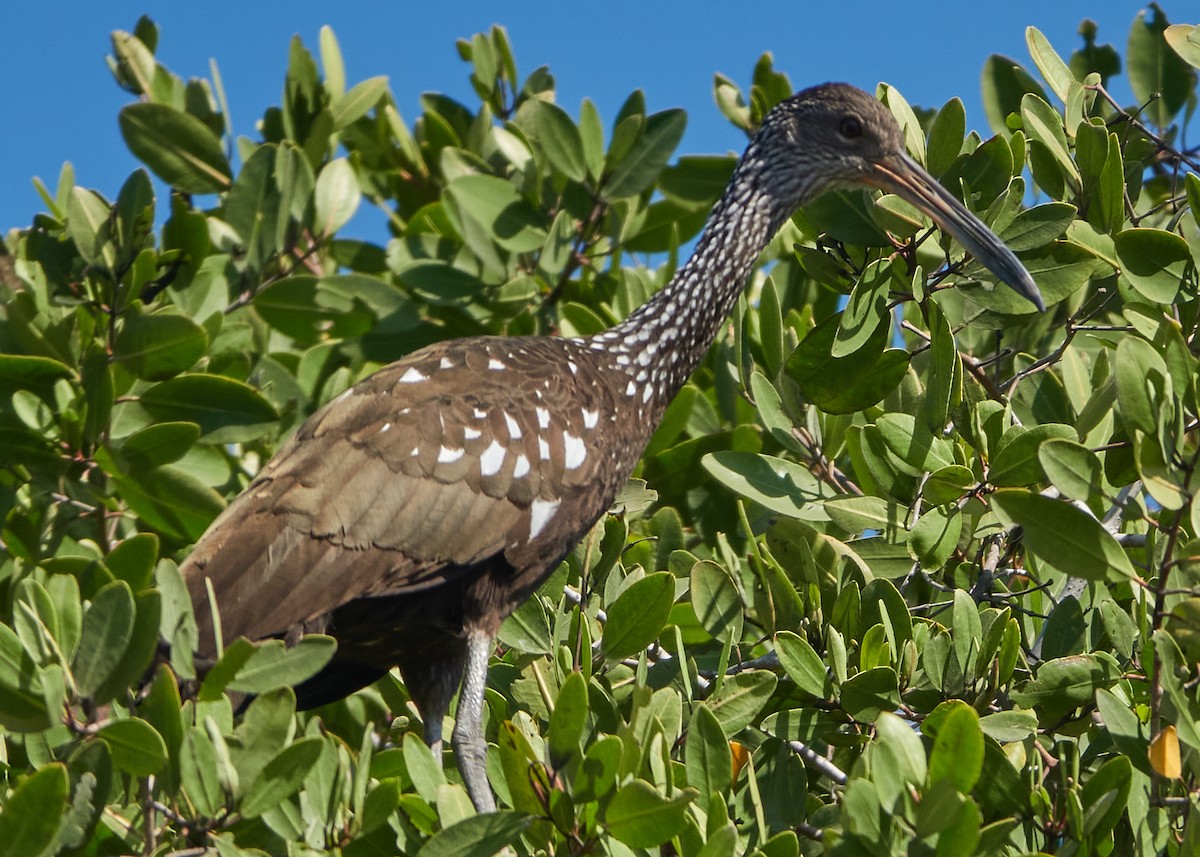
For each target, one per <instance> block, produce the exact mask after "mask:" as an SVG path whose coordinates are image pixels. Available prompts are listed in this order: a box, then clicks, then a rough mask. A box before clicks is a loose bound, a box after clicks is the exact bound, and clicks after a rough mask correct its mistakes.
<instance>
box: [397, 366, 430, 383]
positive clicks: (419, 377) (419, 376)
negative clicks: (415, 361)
mask: <svg viewBox="0 0 1200 857" xmlns="http://www.w3.org/2000/svg"><path fill="white" fill-rule="evenodd" d="M428 380H429V376H428V375H426V374H424V373H423V372H421V370H420V369H418V368H417V367H416V366H409V367H408V371H407V372H405V373H404V374H403V375H401V376H400V379H399V381H398V383H400V384H419V383H421V382H422V381H428Z"/></svg>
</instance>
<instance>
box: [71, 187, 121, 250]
mask: <svg viewBox="0 0 1200 857" xmlns="http://www.w3.org/2000/svg"><path fill="white" fill-rule="evenodd" d="M111 213H112V209H111V207H110V206H109V204H108V203H107V202H106V201H105V200H104V199H103V198H102V197H100V195H99V194H97V193H96V192H94V191H90V190H87V189H85V188H81V187H74V188H71V197H70V199H69V200H68V202H67V234H69V235H70V236H71V240H72V241H74V242H75V247H76V248H77V249H78V250H79V255H80V256H82V257H83V259H84V261H85V262H87V263H88V264H89V265H100V266H103V267H107V268H112V267H113V264H114V262H115V261H116V256H115V248H114V247H113V245H112V226H111V222H110V220H109V215H110V214H111Z"/></svg>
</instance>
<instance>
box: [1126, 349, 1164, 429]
mask: <svg viewBox="0 0 1200 857" xmlns="http://www.w3.org/2000/svg"><path fill="white" fill-rule="evenodd" d="M1115 366H1116V373H1115V374H1116V382H1117V404H1118V406H1119V407H1120V411H1121V420H1122V422H1124V423H1125V430H1126V431H1127V432H1129V433H1130V434H1133V433H1134V432H1135V431H1140V432H1143V433H1145V434H1147V435H1149V436H1150V437H1159V425H1160V424H1161V423H1162V422H1164V416H1163V414H1162V411H1163V409H1164V408H1169V407H1170V401H1171V398H1172V397H1171V392H1172V384H1171V377H1170V374H1169V373H1168V371H1167V364H1166V363H1165V362H1164V361H1163V359H1162V356H1161V355H1160V354H1159V353H1158V351H1157V350H1155V348H1154V346H1153V345H1151V344H1150V343H1149V342H1147V341H1146V340H1144V339H1140V338H1138V337H1136V336H1126V337H1123V338H1122V339H1121V342H1120V344H1119V345H1118V346H1117V359H1116V361H1115Z"/></svg>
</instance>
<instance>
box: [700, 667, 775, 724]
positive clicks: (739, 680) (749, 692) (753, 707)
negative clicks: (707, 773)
mask: <svg viewBox="0 0 1200 857" xmlns="http://www.w3.org/2000/svg"><path fill="white" fill-rule="evenodd" d="M776 682H777V679H776V678H775V674H774V673H772V672H769V671H768V670H744V671H742V672H739V673H736V674H735V675H731V676H726V677H725V679H724V681H722V683H721V688H720V690H719V691H718V692H717V693H716V694H715V695H714V696H712V697H711V698H709V700H708V706H709V708H710V709H711V710H712V713H713V714H714V715H716V718H717V720H718V721H720V723H721V728H722V729H724V730H725V734H726V735H736V734H737V733H738V732H740V731H741V730H743V729H745V728H746V727H747V726H749V725H750V724H751V723H753V722H754V720H755V718H757V717H758V715H759V713H760V712H761V711H762V709H763V706H764V705H766V703H767V700H768V699H770V697H771V694H772V693H773V692H774V691H775V685H776Z"/></svg>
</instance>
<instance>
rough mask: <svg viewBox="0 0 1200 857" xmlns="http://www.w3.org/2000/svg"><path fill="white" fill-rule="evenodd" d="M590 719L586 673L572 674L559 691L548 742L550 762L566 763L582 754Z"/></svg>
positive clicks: (551, 717)
mask: <svg viewBox="0 0 1200 857" xmlns="http://www.w3.org/2000/svg"><path fill="white" fill-rule="evenodd" d="M587 717H588V687H587V679H585V678H584V676H583V673H579V672H572V673H570V674H568V675H567V678H566V680H564V681H563V683H562V685H561V686H560V687H559V689H558V698H557V699H556V700H555V702H554V711H553V712H551V714H550V728H549V729H548V730H547V733H546V739H547V742H548V745H549V749H550V754H551V759H552V760H558V761H565V760H568V759H570V758H571V757H572V756H574V755H576V754H577V753H578V752H579V741H580V739H581V738H582V737H583V731H584V727H585V726H586V725H587Z"/></svg>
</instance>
